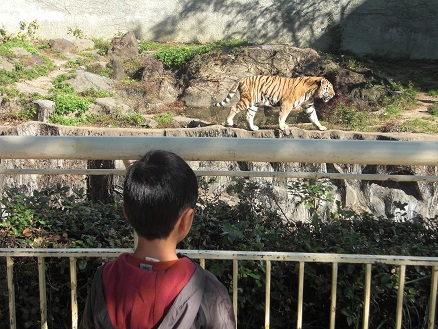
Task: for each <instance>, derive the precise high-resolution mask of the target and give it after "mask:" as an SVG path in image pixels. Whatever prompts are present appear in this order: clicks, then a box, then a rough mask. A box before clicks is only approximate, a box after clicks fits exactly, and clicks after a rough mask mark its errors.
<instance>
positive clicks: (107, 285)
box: [102, 253, 196, 329]
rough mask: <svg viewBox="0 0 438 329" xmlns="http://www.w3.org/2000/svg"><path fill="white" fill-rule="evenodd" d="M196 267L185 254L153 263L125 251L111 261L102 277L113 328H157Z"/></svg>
mask: <svg viewBox="0 0 438 329" xmlns="http://www.w3.org/2000/svg"><path fill="white" fill-rule="evenodd" d="M195 268H196V267H195V264H193V263H192V261H191V260H190V259H188V258H186V257H183V258H181V259H178V260H175V261H169V262H151V261H146V260H141V259H138V258H136V257H134V256H133V255H132V254H128V253H124V254H121V255H120V256H119V257H118V258H116V259H115V260H113V261H111V262H109V263H108V264H107V265H106V266H105V267H104V269H103V273H102V280H103V290H104V295H105V303H106V306H107V309H108V313H109V316H110V319H111V322H112V324H113V326H114V329H128V328H129V329H140V328H141V329H144V328H155V327H158V325H159V324H160V322H161V320H162V318H163V316H164V315H165V314H166V312H167V311H168V310H169V308H170V307H171V306H172V303H173V301H174V300H175V298H176V296H177V295H178V294H179V292H180V291H181V290H182V288H184V286H185V285H186V283H187V282H188V281H189V279H190V277H191V276H192V274H193V273H194V271H195Z"/></svg>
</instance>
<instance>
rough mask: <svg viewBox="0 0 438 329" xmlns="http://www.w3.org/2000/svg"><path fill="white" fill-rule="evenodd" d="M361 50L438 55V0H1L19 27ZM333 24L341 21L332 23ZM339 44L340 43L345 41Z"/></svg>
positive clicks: (0, 9)
mask: <svg viewBox="0 0 438 329" xmlns="http://www.w3.org/2000/svg"><path fill="white" fill-rule="evenodd" d="M329 17H332V18H333V19H334V24H335V26H336V25H337V26H338V27H340V28H341V29H337V30H336V31H337V35H338V36H340V37H341V38H340V40H341V41H342V43H341V49H343V50H351V51H353V52H355V53H358V54H361V55H363V54H374V55H379V56H387V57H397V58H399V57H401V58H414V59H421V58H428V59H437V58H438V29H437V28H436V23H437V17H438V1H426V0H385V1H382V0H337V1H323V0H294V1H290V0H230V1H224V0H150V1H138V0H92V1H91V0H76V1H71V0H14V1H0V25H3V27H5V28H6V30H7V31H8V32H15V33H16V32H17V31H18V30H19V22H20V21H23V20H25V21H27V22H30V21H32V20H34V19H36V20H37V22H38V23H39V24H40V29H39V31H40V36H41V37H42V38H45V39H48V38H60V37H62V38H66V37H68V36H69V35H68V34H67V32H68V29H69V28H71V29H79V30H80V31H81V32H82V33H83V34H84V35H85V36H87V37H90V38H104V39H110V38H112V37H114V36H115V35H117V34H120V33H125V32H127V31H134V32H135V33H136V36H137V38H138V39H142V40H150V41H178V42H193V41H200V42H211V41H215V40H225V39H233V38H234V39H247V40H249V41H252V42H258V43H288V44H291V45H294V46H298V47H312V48H315V49H317V50H327V49H328V47H329V45H330V44H331V43H332V42H333V41H334V40H335V39H334V38H333V33H331V32H333V31H334V30H333V29H330V26H329V19H328V18H329ZM332 26H333V25H332ZM338 44H339V43H338Z"/></svg>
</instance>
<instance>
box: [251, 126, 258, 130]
mask: <svg viewBox="0 0 438 329" xmlns="http://www.w3.org/2000/svg"><path fill="white" fill-rule="evenodd" d="M249 129H251V130H252V131H257V130H259V127H258V126H252V127H250V128H249Z"/></svg>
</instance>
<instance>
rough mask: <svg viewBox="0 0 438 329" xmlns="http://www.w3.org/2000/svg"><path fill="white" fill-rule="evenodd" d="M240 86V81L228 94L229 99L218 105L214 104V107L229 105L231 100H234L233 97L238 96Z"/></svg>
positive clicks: (226, 98)
mask: <svg viewBox="0 0 438 329" xmlns="http://www.w3.org/2000/svg"><path fill="white" fill-rule="evenodd" d="M239 84H240V81H237V82H236V83H235V84H234V85H233V86H232V87H231V89H230V91H229V92H228V95H227V97H225V99H224V100H223V101H221V102H218V103H214V104H213V106H214V107H220V106H224V105H225V104H227V103H229V102H230V100H231V98H233V96H234V95H235V94H236V92H237V88H239Z"/></svg>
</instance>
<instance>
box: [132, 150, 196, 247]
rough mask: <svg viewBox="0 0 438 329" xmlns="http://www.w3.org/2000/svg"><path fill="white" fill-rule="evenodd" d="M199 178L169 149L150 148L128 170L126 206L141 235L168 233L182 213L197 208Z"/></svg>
mask: <svg viewBox="0 0 438 329" xmlns="http://www.w3.org/2000/svg"><path fill="white" fill-rule="evenodd" d="M197 199H198V181H197V178H196V176H195V173H194V172H193V170H192V169H191V168H190V166H189V165H188V164H187V163H186V162H185V161H184V160H183V159H182V158H181V157H179V156H178V155H176V154H174V153H172V152H168V151H159V150H158V151H150V152H148V153H147V154H145V155H144V156H143V157H142V158H141V159H140V160H138V161H136V162H134V163H133V164H132V165H131V166H130V167H129V168H128V170H127V173H126V177H125V182H124V186H123V206H124V211H125V214H126V216H127V219H128V221H129V223H130V224H131V226H132V227H133V228H134V230H135V231H136V232H137V234H138V235H139V236H142V237H144V238H146V239H148V240H154V239H165V238H167V237H168V236H169V234H170V232H171V231H172V229H173V227H174V226H175V224H176V222H177V221H178V218H179V216H180V215H181V214H182V213H183V212H184V210H186V209H187V208H194V207H195V204H196V201H197Z"/></svg>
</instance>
